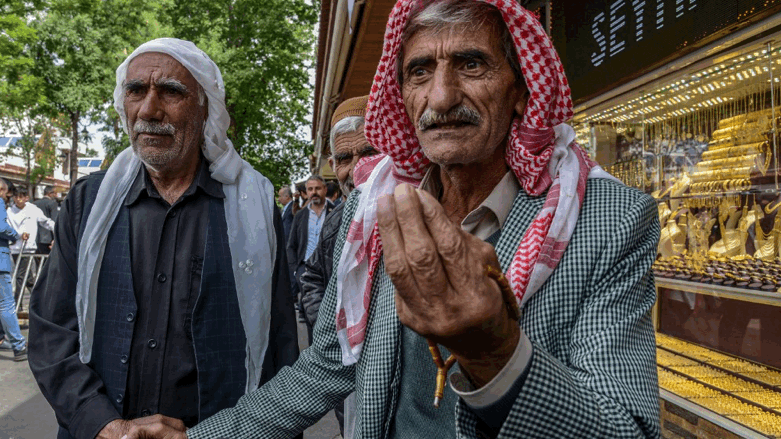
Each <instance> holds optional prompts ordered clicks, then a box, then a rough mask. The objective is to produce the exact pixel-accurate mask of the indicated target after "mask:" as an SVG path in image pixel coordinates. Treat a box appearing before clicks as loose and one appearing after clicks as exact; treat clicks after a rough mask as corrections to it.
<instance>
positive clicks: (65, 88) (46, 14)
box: [34, 0, 161, 184]
mask: <svg viewBox="0 0 781 439" xmlns="http://www.w3.org/2000/svg"><path fill="white" fill-rule="evenodd" d="M160 4H161V3H160V2H157V3H154V4H153V7H152V8H151V10H152V11H154V10H155V7H159V6H160ZM149 12H150V6H149V5H148V4H147V2H146V1H143V0H51V1H50V3H49V5H48V6H47V7H46V8H45V10H44V11H43V13H42V14H41V17H42V18H41V19H40V20H37V21H36V22H35V23H34V27H35V29H36V30H37V32H38V36H39V40H38V43H37V44H36V46H35V48H34V52H35V59H36V61H37V62H36V73H37V76H39V77H41V78H44V79H45V80H46V83H47V84H48V86H47V87H46V88H45V90H46V98H47V100H48V102H49V105H50V108H49V112H50V114H55V113H60V114H64V115H65V116H66V117H67V118H68V120H69V121H70V127H69V129H68V131H69V135H70V137H71V141H72V142H71V143H72V146H71V157H70V174H71V184H74V183H75V181H76V179H77V176H78V160H77V158H78V140H79V139H78V137H79V124H80V122H81V121H82V119H83V118H89V117H90V116H94V115H95V113H96V112H99V111H103V109H105V107H106V106H107V105H108V104H109V103H110V102H111V100H112V94H113V90H114V83H115V74H114V71H115V69H116V67H117V66H118V65H119V64H120V63H121V62H122V60H123V59H124V58H125V57H126V56H127V54H128V53H129V51H130V50H132V49H133V48H135V47H136V46H138V45H139V44H140V42H141V41H142V40H144V39H145V37H146V35H145V34H147V31H146V29H148V25H149V23H148V22H147V19H148V14H149Z"/></svg>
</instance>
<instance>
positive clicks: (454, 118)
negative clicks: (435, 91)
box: [418, 105, 481, 131]
mask: <svg viewBox="0 0 781 439" xmlns="http://www.w3.org/2000/svg"><path fill="white" fill-rule="evenodd" d="M480 121H481V118H480V113H478V112H477V111H475V110H473V109H471V108H469V107H467V106H464V105H459V106H458V107H456V108H453V109H451V110H449V111H448V112H447V113H439V112H436V111H434V110H432V109H431V108H428V109H426V111H424V112H423V114H422V115H421V116H420V119H419V120H418V129H419V130H421V131H426V130H427V129H429V128H431V126H432V125H437V124H443V123H451V122H463V123H468V124H471V125H480Z"/></svg>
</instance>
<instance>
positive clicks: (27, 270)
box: [11, 240, 49, 319]
mask: <svg viewBox="0 0 781 439" xmlns="http://www.w3.org/2000/svg"><path fill="white" fill-rule="evenodd" d="M26 244H27V240H24V241H22V248H21V252H20V253H19V255H18V256H17V258H16V263H15V264H14V272H13V275H12V276H11V288H12V291H13V294H14V297H16V314H17V315H16V316H17V318H20V319H26V318H28V313H27V312H22V313H20V312H19V309H20V308H21V307H22V303H23V302H24V295H25V294H24V293H25V291H26V290H27V289H28V288H26V287H27V284H28V282H29V281H30V274H31V272H33V271H34V274H35V277H34V278H32V282H30V284H31V285H33V286H34V285H35V283H36V282H38V278H39V277H40V276H41V271H43V264H44V262H46V259H47V258H48V257H49V255H46V254H38V253H25V252H24V248H25V246H26ZM23 261H25V262H23ZM34 262H36V263H37V265H34V264H33V263H34ZM20 269H21V270H24V278H23V280H22V281H21V282H17V275H18V274H19V270H20ZM17 289H18V290H19V291H18V293H19V295H18V297H17ZM29 290H30V292H32V287H31V288H29Z"/></svg>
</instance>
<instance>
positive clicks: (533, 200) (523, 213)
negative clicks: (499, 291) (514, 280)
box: [496, 189, 545, 273]
mask: <svg viewBox="0 0 781 439" xmlns="http://www.w3.org/2000/svg"><path fill="white" fill-rule="evenodd" d="M544 203H545V195H540V196H538V197H532V196H530V195H529V194H527V193H526V191H524V190H523V189H521V190H519V191H518V195H517V196H516V197H515V201H514V202H513V207H512V208H511V209H510V215H509V216H508V217H507V220H506V221H505V222H504V226H503V227H502V236H501V237H500V238H499V242H497V243H496V255H497V257H498V258H499V265H500V266H501V267H502V271H503V272H505V273H506V272H507V269H508V268H509V267H510V263H511V262H512V260H513V256H515V252H517V251H518V246H519V245H520V244H521V239H523V236H524V235H525V234H526V230H527V229H528V228H529V225H531V223H532V221H533V220H534V217H535V216H537V214H538V213H539V212H540V210H542V205H543V204H544Z"/></svg>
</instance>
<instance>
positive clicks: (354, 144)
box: [332, 124, 369, 152]
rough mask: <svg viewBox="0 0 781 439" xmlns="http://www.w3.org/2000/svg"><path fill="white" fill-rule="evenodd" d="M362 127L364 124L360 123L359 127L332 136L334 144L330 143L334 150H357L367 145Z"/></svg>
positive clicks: (367, 141)
mask: <svg viewBox="0 0 781 439" xmlns="http://www.w3.org/2000/svg"><path fill="white" fill-rule="evenodd" d="M364 127H365V124H361V126H360V127H358V128H357V129H355V130H353V131H348V132H344V133H339V134H337V135H336V136H335V137H334V144H333V145H332V147H333V149H334V151H335V152H341V151H348V150H349V151H358V150H360V149H363V147H364V146H366V145H369V140H367V139H366V136H365V134H364V131H363V129H364Z"/></svg>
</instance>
